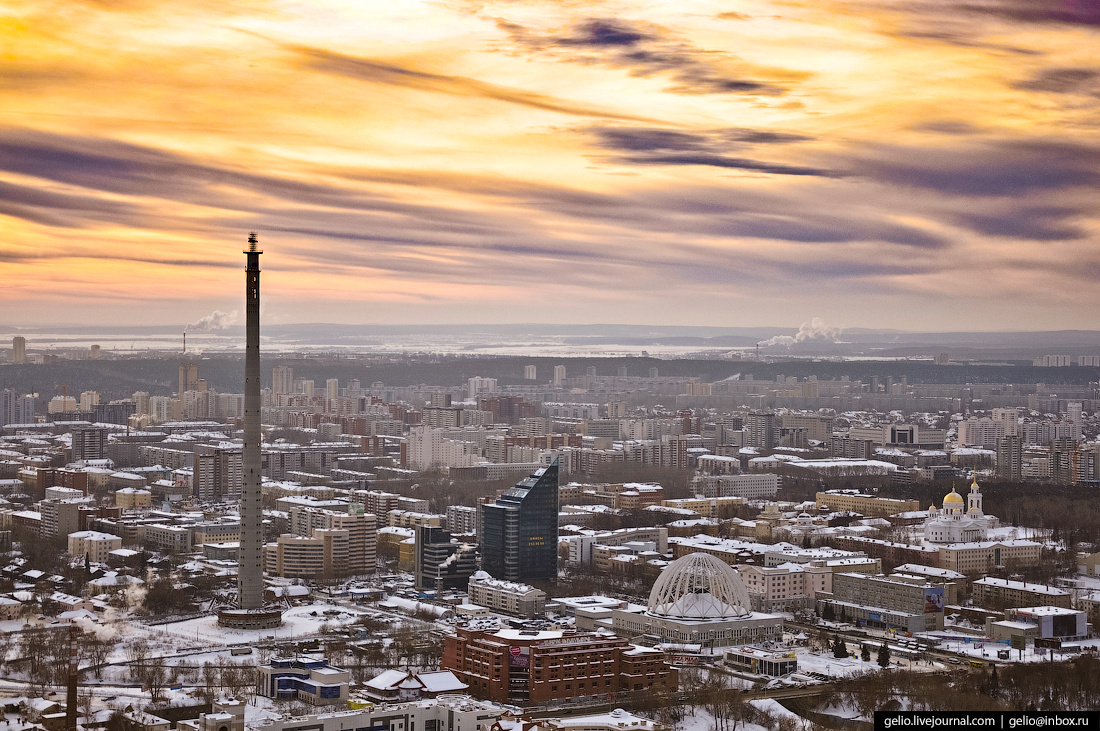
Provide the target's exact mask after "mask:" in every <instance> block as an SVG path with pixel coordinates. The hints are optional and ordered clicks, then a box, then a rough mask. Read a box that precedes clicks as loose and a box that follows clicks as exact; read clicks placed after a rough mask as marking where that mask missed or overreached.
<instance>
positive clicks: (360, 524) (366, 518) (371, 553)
mask: <svg viewBox="0 0 1100 731" xmlns="http://www.w3.org/2000/svg"><path fill="white" fill-rule="evenodd" d="M287 523H288V526H289V529H290V532H291V533H294V534H295V535H299V536H303V537H311V536H316V535H317V532H318V531H322V530H327V531H335V530H342V531H345V532H346V533H347V534H348V539H347V540H348V548H347V559H346V561H345V562H344V564H343V568H342V569H341V570H340V572H339V575H341V576H346V575H348V574H354V575H358V574H365V573H371V572H373V571H374V570H375V557H376V555H377V547H378V518H377V516H376V515H374V514H373V513H368V512H366V511H365V510H364V509H363V506H362V504H358V503H352V504H351V505H349V506H348V509H347V510H346V511H338V510H328V509H324V508H313V507H308V506H302V505H293V506H291V508H290V510H289V512H288V517H287Z"/></svg>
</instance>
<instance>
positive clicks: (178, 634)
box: [147, 604, 363, 646]
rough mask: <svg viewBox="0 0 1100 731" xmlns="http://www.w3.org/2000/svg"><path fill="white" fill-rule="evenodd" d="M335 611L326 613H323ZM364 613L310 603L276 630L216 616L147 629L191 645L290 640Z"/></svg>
mask: <svg viewBox="0 0 1100 731" xmlns="http://www.w3.org/2000/svg"><path fill="white" fill-rule="evenodd" d="M326 611H328V612H337V614H335V615H329V616H326V615H325V612H326ZM362 614H363V612H362V611H361V610H359V609H356V608H353V607H345V606H342V605H339V604H310V605H307V606H304V607H294V608H293V609H290V610H288V611H287V612H286V613H285V614H284V615H283V626H282V627H279V628H278V629H264V630H239V629H229V628H227V627H219V626H218V618H217V617H215V616H209V617H199V618H197V619H189V620H186V621H184V622H174V623H172V624H162V625H158V626H155V627H149V628H147V632H148V634H149V636H150V638H153V639H158V640H161V639H165V640H167V639H169V638H175V639H177V640H179V641H181V642H190V643H194V644H206V645H211V644H216V645H223V646H225V645H238V644H254V643H256V642H260V641H262V640H276V641H282V640H287V641H289V640H293V639H296V638H302V637H312V636H315V635H317V634H319V633H320V632H321V628H322V626H324V627H326V628H331V627H337V626H342V625H347V624H353V623H354V622H355V620H357V619H358V618H359V617H360V616H361V615H362Z"/></svg>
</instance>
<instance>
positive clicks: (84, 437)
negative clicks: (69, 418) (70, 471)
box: [73, 426, 107, 462]
mask: <svg viewBox="0 0 1100 731" xmlns="http://www.w3.org/2000/svg"><path fill="white" fill-rule="evenodd" d="M106 457H107V430H106V429H104V428H103V427H99V426H74V427H73V461H74V462H79V461H81V460H85V459H105V458H106Z"/></svg>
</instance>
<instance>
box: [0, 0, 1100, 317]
mask: <svg viewBox="0 0 1100 731" xmlns="http://www.w3.org/2000/svg"><path fill="white" fill-rule="evenodd" d="M0 20H2V21H3V23H2V25H0V37H2V38H3V41H4V47H5V51H6V53H5V63H4V64H3V67H2V70H0V100H2V102H3V103H2V104H0V126H2V127H3V129H2V131H0V222H2V226H3V233H4V236H2V237H0V281H2V282H3V286H0V311H2V312H3V314H2V315H0V317H2V318H3V322H0V325H4V326H30V327H47V326H48V325H49V323H54V324H57V323H69V324H84V325H93V324H104V325H110V326H137V325H153V326H169V325H172V324H173V323H191V324H195V323H203V322H204V321H207V322H208V329H210V330H213V331H221V330H222V329H224V328H225V327H232V326H234V323H236V324H238V325H239V324H240V322H239V320H237V319H236V318H235V317H233V313H234V311H236V310H239V309H240V308H241V306H242V299H243V298H242V296H241V295H242V292H241V287H240V275H241V272H240V270H241V268H242V266H243V262H242V257H241V255H240V251H241V249H242V248H243V246H244V242H245V237H246V236H247V233H248V231H250V230H255V231H258V232H259V235H260V246H261V248H263V249H264V250H265V252H266V253H265V255H264V257H263V261H262V267H263V269H264V291H263V302H264V325H265V326H271V325H278V324H291V323H308V322H331V323H335V324H341V323H343V324H352V323H361V322H376V323H384V324H387V325H401V324H414V325H415V324H428V323H440V324H445V323H448V322H450V323H494V322H495V323H501V324H505V323H523V322H545V323H557V322H564V323H569V322H572V323H582V322H587V323H609V322H610V323H624V324H634V325H639V326H641V325H645V324H646V323H650V324H652V325H653V326H655V327H663V326H671V325H705V326H716V327H718V326H756V325H757V324H758V323H776V322H781V323H789V325H788V327H790V328H798V327H799V325H800V324H801V323H812V322H814V320H815V318H818V319H819V320H820V322H821V323H823V327H828V328H834V329H837V328H844V329H848V330H851V329H852V328H868V329H872V330H874V329H898V330H902V331H907V332H967V331H970V332H1019V331H1061V330H1067V329H1089V328H1090V327H1093V326H1094V324H1095V323H1096V322H1097V316H1098V315H1100V298H1098V297H1096V294H1097V292H1096V281H1097V273H1098V272H1100V246H1097V243H1100V241H1098V238H1100V233H1098V232H1100V203H1098V202H1097V198H1096V196H1095V189H1096V186H1097V183H1100V125H1098V123H1097V119H1098V118H1100V117H1098V115H1097V110H1098V108H1100V63H1098V62H1097V58H1096V51H1095V49H1096V48H1097V47H1100V38H1098V36H1100V33H1098V30H1100V6H1097V5H1096V3H1094V2H1085V1H1082V0H1065V1H1064V2H1045V1H1042V0H990V2H986V3H982V4H977V3H969V2H961V1H960V2H956V1H955V0H943V1H941V2H908V3H901V2H894V1H892V0H883V1H881V2H859V1H852V2H843V1H840V0H830V1H829V2H825V3H821V2H805V1H794V2H754V3H749V2H743V1H738V0H733V1H723V2H710V1H699V2H691V3H686V4H685V3H670V2H649V3H627V2H616V1H614V0H611V1H608V2H592V3H573V2H545V1H539V0H532V1H530V2H506V1H503V0H500V1H492V0H487V1H485V2H473V1H471V0H440V1H437V2H428V1H425V2H407V3H399V4H382V3H377V2H339V1H338V0H317V1H316V2H308V3H303V2H291V1H290V0H286V1H283V2H275V1H273V0H266V1H261V0H250V1H249V2H240V3H233V4H232V5H231V6H230V5H227V4H225V3H218V2H210V0H191V1H190V2H173V3H168V2H162V1H159V0H127V1H126V2H114V3H100V2H93V1H91V0H38V1H35V2H31V1H29V0H26V1H22V2H20V1H17V2H13V3H8V4H7V5H6V6H5V8H4V9H3V10H0ZM219 313H221V314H220V315H219ZM208 318H213V319H208ZM767 327H776V326H774V325H768V326H767ZM767 327H764V326H761V329H767Z"/></svg>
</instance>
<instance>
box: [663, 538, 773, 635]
mask: <svg viewBox="0 0 1100 731" xmlns="http://www.w3.org/2000/svg"><path fill="white" fill-rule="evenodd" d="M750 607H751V604H750V602H749V593H748V591H746V590H745V585H744V583H743V582H742V581H741V577H740V576H738V575H737V573H736V572H735V571H734V570H733V569H732V568H730V567H729V565H728V564H726V563H725V562H724V561H721V560H719V559H717V558H715V557H714V556H711V555H710V554H706V553H692V554H689V555H687V556H684V557H682V558H678V559H676V560H675V561H673V562H672V563H670V564H669V565H668V567H667V568H666V569H665V570H664V571H662V572H661V575H660V576H658V577H657V581H655V582H654V583H653V590H652V591H651V592H650V593H649V614H652V615H654V616H656V617H665V618H669V619H689V620H698V619H730V618H733V617H745V616H748V615H749V614H751V613H752V610H751V608H750Z"/></svg>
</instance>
